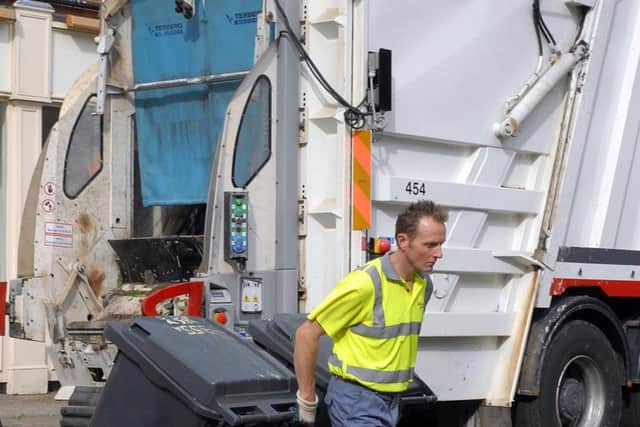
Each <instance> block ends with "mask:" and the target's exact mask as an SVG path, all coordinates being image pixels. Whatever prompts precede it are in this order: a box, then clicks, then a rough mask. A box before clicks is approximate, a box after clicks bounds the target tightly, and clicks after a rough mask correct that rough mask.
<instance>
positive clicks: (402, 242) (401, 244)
mask: <svg viewBox="0 0 640 427" xmlns="http://www.w3.org/2000/svg"><path fill="white" fill-rule="evenodd" d="M396 241H397V242H398V249H400V250H401V251H406V250H407V247H408V246H409V236H407V234H406V233H398V235H397V236H396Z"/></svg>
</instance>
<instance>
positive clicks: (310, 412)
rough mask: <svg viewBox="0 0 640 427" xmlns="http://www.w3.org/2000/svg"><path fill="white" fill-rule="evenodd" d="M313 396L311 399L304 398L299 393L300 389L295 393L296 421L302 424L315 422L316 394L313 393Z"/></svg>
mask: <svg viewBox="0 0 640 427" xmlns="http://www.w3.org/2000/svg"><path fill="white" fill-rule="evenodd" d="M313 398H314V400H313V401H309V400H305V399H303V398H302V396H301V395H300V390H298V392H297V393H296V400H297V401H298V421H300V422H301V423H303V424H314V423H315V422H316V409H318V395H317V394H314V396H313Z"/></svg>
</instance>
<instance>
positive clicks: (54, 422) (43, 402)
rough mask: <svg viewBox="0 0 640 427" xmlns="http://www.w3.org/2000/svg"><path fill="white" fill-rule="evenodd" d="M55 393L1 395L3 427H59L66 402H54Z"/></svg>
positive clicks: (0, 418) (0, 409) (0, 408)
mask: <svg viewBox="0 0 640 427" xmlns="http://www.w3.org/2000/svg"><path fill="white" fill-rule="evenodd" d="M54 396H55V393H49V394H42V395H28V396H10V395H7V394H0V420H1V421H2V427H59V426H60V408H61V407H63V406H66V404H67V402H66V401H56V400H54Z"/></svg>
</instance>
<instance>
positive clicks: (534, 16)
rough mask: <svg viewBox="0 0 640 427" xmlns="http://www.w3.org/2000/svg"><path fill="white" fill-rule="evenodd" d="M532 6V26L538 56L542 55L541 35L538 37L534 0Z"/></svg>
mask: <svg viewBox="0 0 640 427" xmlns="http://www.w3.org/2000/svg"><path fill="white" fill-rule="evenodd" d="M532 7H533V13H532V14H531V17H532V18H533V28H535V30H536V39H537V41H538V56H542V37H540V28H539V27H538V17H537V15H536V0H534V1H533V4H532Z"/></svg>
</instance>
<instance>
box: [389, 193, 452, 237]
mask: <svg viewBox="0 0 640 427" xmlns="http://www.w3.org/2000/svg"><path fill="white" fill-rule="evenodd" d="M423 217H429V218H432V219H433V220H435V221H437V222H439V223H440V224H444V223H445V222H447V220H448V219H449V213H448V212H447V210H446V209H445V208H444V207H442V206H440V205H437V204H435V203H433V202H432V201H431V200H421V201H419V202H415V203H412V204H410V205H409V206H408V207H407V208H406V209H405V210H404V211H403V212H402V213H400V215H398V218H397V219H396V238H397V237H398V234H400V233H405V234H406V235H407V236H408V237H409V239H413V238H414V237H415V236H416V229H417V228H418V223H420V220H421V219H422V218H423Z"/></svg>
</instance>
